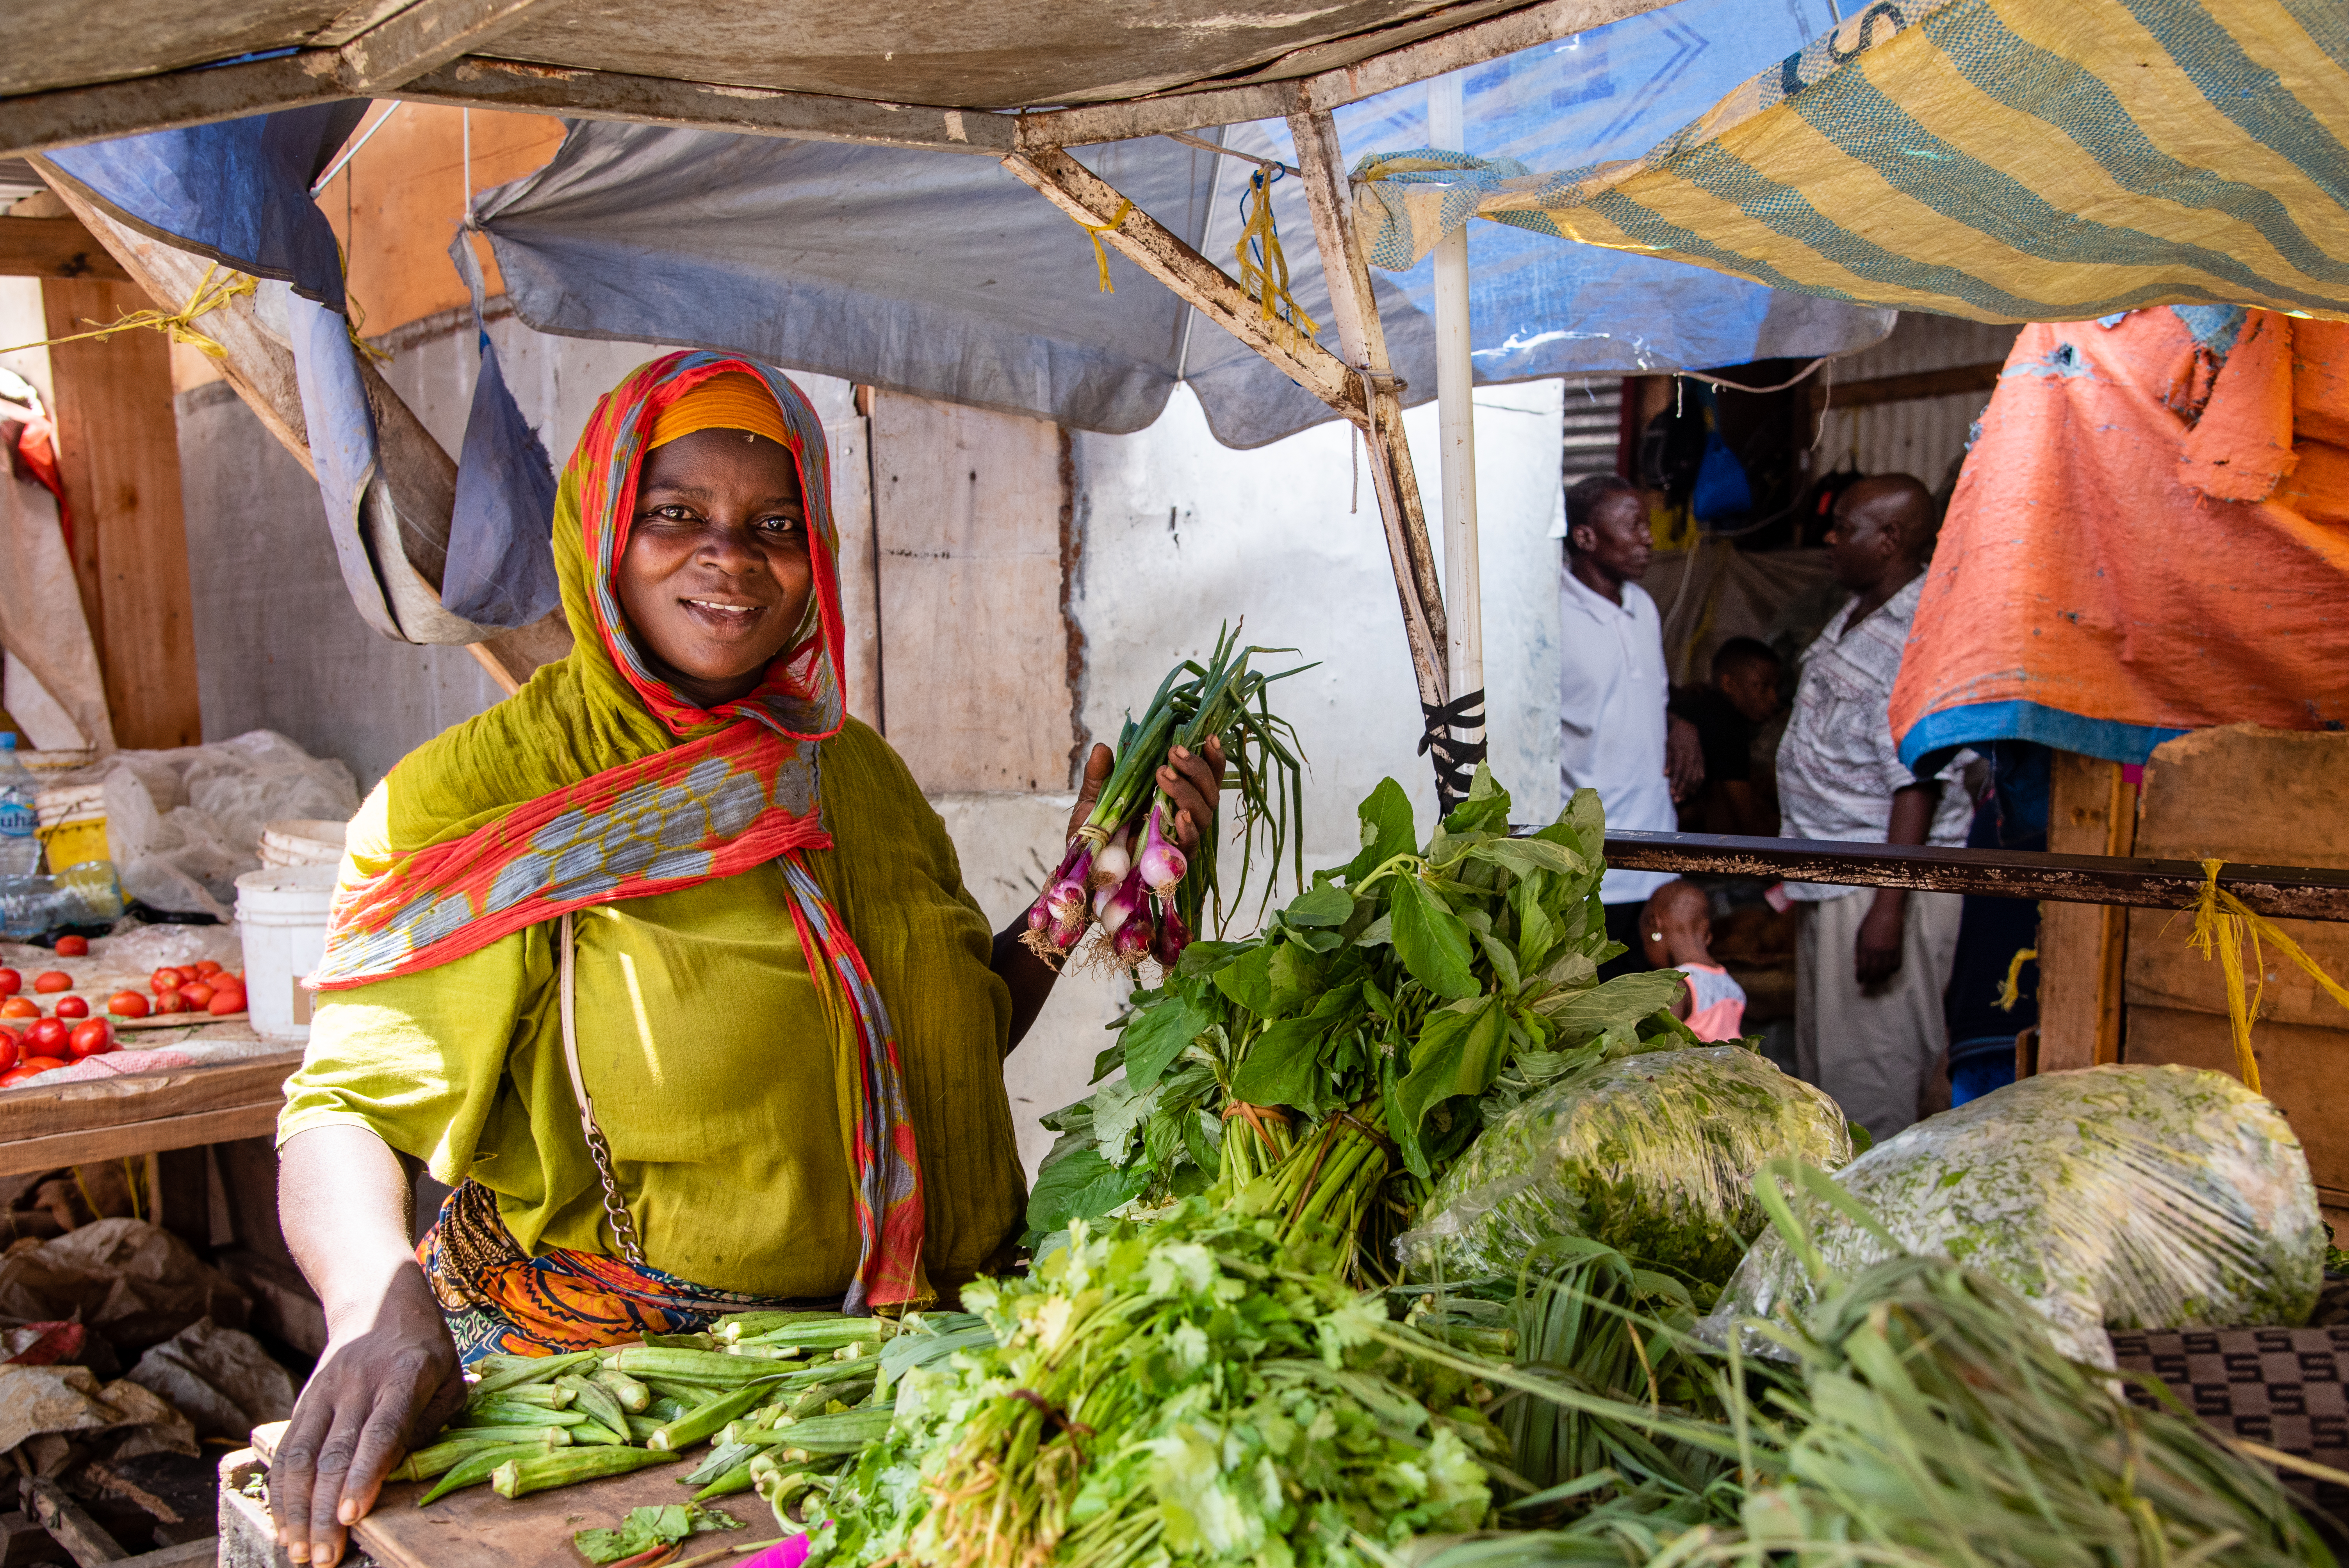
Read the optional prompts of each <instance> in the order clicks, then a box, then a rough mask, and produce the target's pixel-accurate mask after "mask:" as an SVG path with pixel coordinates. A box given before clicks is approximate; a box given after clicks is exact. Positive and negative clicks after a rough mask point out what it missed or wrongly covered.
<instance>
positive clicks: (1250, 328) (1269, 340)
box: [1003, 148, 1365, 425]
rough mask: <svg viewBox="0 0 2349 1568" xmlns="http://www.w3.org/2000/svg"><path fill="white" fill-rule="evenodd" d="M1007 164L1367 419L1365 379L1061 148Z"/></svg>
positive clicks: (1354, 415) (1300, 379) (1304, 381)
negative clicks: (1271, 315)
mask: <svg viewBox="0 0 2349 1568" xmlns="http://www.w3.org/2000/svg"><path fill="white" fill-rule="evenodd" d="M1003 167H1004V168H1006V169H1008V170H1010V171H1011V172H1012V174H1013V175H1014V176H1016V177H1017V178H1019V180H1020V181H1024V182H1025V183H1026V184H1028V185H1029V186H1030V188H1032V189H1033V190H1035V191H1037V192H1038V193H1040V195H1042V196H1043V198H1044V199H1045V200H1046V201H1050V202H1051V203H1052V205H1054V206H1055V207H1058V208H1059V209H1060V210H1061V211H1063V212H1066V213H1067V214H1068V215H1069V216H1070V217H1071V218H1073V219H1075V220H1076V221H1077V222H1080V223H1082V224H1085V225H1087V226H1088V227H1097V228H1099V229H1100V230H1101V237H1102V243H1104V244H1106V245H1108V246H1109V247H1110V249H1112V250H1113V251H1115V252H1116V253H1118V254H1119V255H1121V256H1123V257H1124V258H1125V259H1126V260H1128V261H1130V262H1132V263H1133V264H1134V265H1136V266H1138V267H1140V268H1141V269H1142V270H1143V271H1144V272H1146V273H1149V274H1150V275H1151V276H1152V277H1154V278H1156V279H1157V280H1158V281H1159V282H1160V283H1162V284H1165V285H1166V286H1167V287H1168V288H1170V289H1172V290H1174V293H1175V294H1177V295H1179V296H1180V297H1181V298H1182V299H1184V300H1185V302H1187V303H1188V304H1191V305H1192V306H1193V307H1195V309H1197V310H1198V312H1199V313H1200V314H1201V315H1205V316H1206V318H1207V319H1208V320H1209V321H1212V322H1214V323H1215V324H1216V325H1217V326H1220V327H1222V328H1223V329H1224V330H1225V331H1226V332H1228V333H1230V334H1231V335H1233V336H1234V337H1237V338H1238V339H1239V340H1240V341H1241V342H1242V343H1245V344H1247V346H1249V347H1250V348H1252V349H1254V350H1256V352H1257V353H1258V354H1260V355H1262V356H1264V357H1265V358H1266V359H1268V360H1269V361H1270V362H1271V364H1272V366H1273V367H1274V368H1275V369H1277V370H1278V371H1279V372H1280V373H1281V374H1282V375H1283V376H1286V377H1288V378H1289V379H1290V380H1292V381H1294V382H1296V383H1297V384H1298V385H1299V387H1304V388H1305V389H1306V390H1307V391H1308V392H1310V393H1312V394H1313V396H1315V397H1319V398H1320V399H1321V401H1323V402H1324V403H1327V404H1328V405H1330V407H1332V408H1335V409H1336V410H1337V411H1338V412H1339V413H1340V414H1343V415H1344V416H1346V417H1347V418H1350V419H1351V420H1353V421H1354V422H1355V423H1356V424H1358V425H1359V424H1361V423H1363V421H1364V418H1365V415H1364V404H1363V401H1362V388H1361V378H1360V377H1356V376H1354V375H1352V374H1351V373H1350V372H1349V371H1348V370H1347V368H1346V366H1345V362H1344V361H1342V360H1340V359H1339V358H1338V357H1337V356H1335V355H1333V354H1331V353H1330V351H1329V350H1328V349H1326V348H1324V347H1322V346H1320V345H1319V344H1318V343H1312V342H1307V341H1302V335H1299V334H1291V335H1290V336H1292V337H1296V338H1299V341H1297V342H1294V343H1291V342H1288V341H1285V340H1283V339H1282V338H1281V337H1279V336H1277V335H1275V334H1274V332H1273V331H1272V326H1271V324H1270V323H1268V322H1267V321H1266V320H1265V319H1264V312H1263V309H1262V307H1261V306H1260V305H1258V304H1257V302H1256V301H1255V300H1253V299H1251V298H1249V297H1248V294H1247V291H1246V290H1244V289H1242V288H1241V287H1240V285H1239V284H1238V282H1237V280H1235V279H1234V278H1233V277H1232V275H1231V274H1230V273H1226V272H1225V271H1224V270H1223V269H1222V268H1221V267H1218V266H1217V265H1216V263H1213V262H1211V261H1209V260H1207V258H1206V257H1205V256H1203V255H1201V254H1200V253H1198V252H1196V251H1195V250H1193V249H1192V248H1191V247H1190V246H1189V245H1187V244H1185V242H1183V240H1182V239H1181V237H1180V236H1178V235H1176V234H1175V233H1174V232H1173V231H1172V230H1169V229H1168V228H1167V227H1166V226H1165V225H1164V224H1163V223H1161V222H1158V221H1157V220H1156V219H1155V218H1153V217H1152V216H1151V215H1150V214H1149V213H1147V212H1145V211H1143V210H1142V209H1141V208H1139V207H1135V206H1133V204H1132V203H1131V202H1129V201H1126V199H1125V198H1124V197H1123V196H1122V195H1120V194H1119V193H1118V191H1117V190H1116V188H1115V187H1113V186H1112V185H1111V184H1110V183H1109V181H1105V180H1103V179H1102V177H1101V176H1100V175H1098V174H1095V173H1094V172H1093V171H1092V170H1090V169H1087V168H1086V167H1085V166H1084V165H1083V164H1081V163H1080V162H1078V161H1077V160H1075V159H1074V158H1071V156H1069V154H1067V153H1065V152H1062V151H1061V150H1060V149H1058V148H1042V149H1040V150H1037V151H1035V152H1033V153H1028V154H1014V155H1013V156H1012V157H1009V158H1007V159H1005V160H1003Z"/></svg>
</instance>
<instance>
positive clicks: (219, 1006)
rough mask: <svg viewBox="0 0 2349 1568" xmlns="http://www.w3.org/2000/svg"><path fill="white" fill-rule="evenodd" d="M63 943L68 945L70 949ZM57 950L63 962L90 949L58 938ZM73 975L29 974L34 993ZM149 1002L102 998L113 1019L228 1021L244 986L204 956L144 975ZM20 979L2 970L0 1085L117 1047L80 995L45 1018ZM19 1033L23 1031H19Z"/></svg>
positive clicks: (66, 987) (60, 1000)
mask: <svg viewBox="0 0 2349 1568" xmlns="http://www.w3.org/2000/svg"><path fill="white" fill-rule="evenodd" d="M68 943H71V944H74V945H73V946H71V947H68V946H67V944H68ZM57 952H58V954H60V955H62V956H64V957H67V958H75V957H80V956H84V955H86V954H88V952H89V944H88V943H87V942H85V941H84V940H82V939H81V938H79V937H72V936H64V937H59V938H58V939H57ZM73 984H74V983H73V976H72V975H67V973H65V971H63V970H61V969H51V970H47V971H45V972H44V973H42V974H39V975H35V976H33V990H34V993H35V994H36V995H56V994H57V993H58V992H70V991H71V990H72V989H73ZM147 988H148V990H149V991H150V992H152V993H153V996H152V999H151V1000H150V998H149V997H147V996H142V995H140V994H139V993H138V992H136V991H117V992H116V993H114V995H111V996H109V997H108V998H107V999H106V1010H107V1012H108V1013H109V1014H110V1015H111V1016H114V1017H117V1018H144V1017H146V1016H149V1015H150V1014H158V1013H197V1014H204V1015H208V1016H213V1017H226V1016H230V1015H232V1014H235V1013H242V1012H243V1011H244V1010H245V1004H244V981H243V978H242V977H241V976H239V975H233V974H231V973H230V972H229V971H228V970H227V969H226V968H225V967H223V966H222V965H219V964H216V963H214V962H212V960H211V959H209V958H208V959H206V960H204V961H203V962H202V963H201V964H190V965H178V966H171V967H165V968H161V969H158V970H156V971H155V973H154V974H153V975H150V976H148V980H147ZM24 989H25V977H24V976H23V975H20V974H18V973H17V972H16V970H14V969H0V1088H8V1087H10V1086H11V1085H13V1084H17V1083H21V1082H23V1081H24V1080H25V1079H26V1078H31V1077H33V1076H34V1075H35V1074H36V1073H45V1072H51V1071H54V1070H55V1069H57V1068H61V1067H66V1066H67V1065H69V1064H70V1063H73V1062H78V1061H81V1060H83V1059H84V1058H85V1057H98V1056H104V1055H105V1054H106V1053H107V1052H109V1051H111V1050H113V1049H115V1048H116V1046H117V1043H118V1042H117V1041H116V1039H115V1037H114V1026H113V1025H112V1024H110V1023H109V1022H108V1021H107V1019H105V1018H93V1017H91V1016H89V1004H88V1002H86V1001H84V1000H82V999H81V998H80V997H79V996H73V995H59V996H58V997H57V1006H56V1010H55V1013H54V1015H53V1016H46V1017H45V1016H42V1011H41V1005H40V1004H39V1003H38V1002H36V1001H35V1000H34V999H33V997H31V996H27V995H23V994H22V993H23V991H24ZM20 1031H21V1032H20Z"/></svg>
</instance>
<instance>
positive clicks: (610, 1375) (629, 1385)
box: [589, 1367, 653, 1416]
mask: <svg viewBox="0 0 2349 1568" xmlns="http://www.w3.org/2000/svg"><path fill="white" fill-rule="evenodd" d="M589 1380H590V1381H591V1382H596V1383H601V1384H602V1385H603V1386H604V1387H606V1388H609V1389H610V1390H611V1391H612V1398H615V1399H617V1400H618V1401H620V1408H622V1409H623V1410H626V1412H627V1413H628V1414H630V1415H631V1416H641V1415H643V1414H644V1412H645V1407H646V1406H647V1405H649V1404H651V1403H652V1401H653V1391H652V1390H651V1389H650V1388H647V1387H645V1386H644V1385H643V1384H642V1383H639V1382H638V1381H636V1379H635V1378H634V1377H629V1376H628V1375H627V1374H626V1372H615V1371H613V1370H612V1369H611V1368H610V1367H601V1368H598V1369H597V1371H596V1373H595V1377H593V1378H591V1379H589Z"/></svg>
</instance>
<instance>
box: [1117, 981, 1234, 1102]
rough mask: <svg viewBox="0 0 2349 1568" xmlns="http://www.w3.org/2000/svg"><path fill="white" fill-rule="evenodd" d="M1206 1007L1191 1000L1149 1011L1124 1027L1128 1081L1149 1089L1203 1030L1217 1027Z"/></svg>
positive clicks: (1183, 998) (1180, 999) (1148, 1008)
mask: <svg viewBox="0 0 2349 1568" xmlns="http://www.w3.org/2000/svg"><path fill="white" fill-rule="evenodd" d="M1215 1021H1216V1020H1215V1016H1214V1015H1213V1014H1212V1013H1210V1012H1209V1011H1208V1010H1207V1008H1206V1005H1205V1004H1204V1003H1200V1002H1195V1001H1193V1000H1191V999H1190V998H1189V997H1187V996H1185V997H1182V998H1179V999H1176V1000H1172V1001H1165V1002H1161V1003H1159V1004H1158V1005H1157V1006H1154V1007H1146V1008H1144V1009H1143V1011H1142V1012H1141V1013H1139V1014H1138V1015H1136V1016H1135V1017H1134V1018H1133V1021H1132V1022H1131V1023H1129V1024H1127V1025H1126V1026H1125V1034H1124V1036H1123V1039H1124V1044H1125V1081H1126V1082H1128V1083H1130V1084H1132V1085H1133V1086H1134V1087H1135V1088H1149V1087H1150V1086H1151V1085H1152V1084H1154V1083H1156V1082H1157V1081H1158V1075H1159V1074H1160V1073H1163V1072H1164V1071H1165V1070H1166V1068H1168V1066H1169V1065H1170V1064H1172V1063H1173V1062H1174V1058H1175V1057H1179V1056H1181V1055H1182V1054H1183V1052H1184V1051H1185V1048H1187V1047H1189V1046H1190V1044H1191V1042H1192V1041H1193V1040H1195V1039H1196V1038H1198V1037H1199V1033H1200V1031H1201V1030H1203V1029H1205V1028H1206V1026H1208V1025H1209V1024H1212V1023H1214V1022H1215Z"/></svg>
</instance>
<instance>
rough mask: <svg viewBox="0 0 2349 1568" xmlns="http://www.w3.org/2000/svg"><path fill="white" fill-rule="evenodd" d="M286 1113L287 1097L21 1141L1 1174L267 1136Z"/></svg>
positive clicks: (0, 1147) (6, 1150)
mask: <svg viewBox="0 0 2349 1568" xmlns="http://www.w3.org/2000/svg"><path fill="white" fill-rule="evenodd" d="M283 1109H285V1096H284V1095H277V1096H274V1097H272V1098H271V1099H265V1100H261V1101H257V1102H255V1103H254V1104H251V1105H240V1106H233V1107H231V1108H229V1109H225V1110H205V1111H198V1112H196V1113H194V1114H193V1115H191V1116H173V1117H166V1118H164V1119H161V1120H160V1121H131V1122H125V1123H123V1124H121V1125H120V1126H114V1127H98V1128H92V1129H90V1130H87V1131H83V1132H60V1133H57V1134H54V1135H53V1136H51V1137H47V1138H28V1139H26V1140H24V1141H23V1142H21V1143H0V1176H15V1175H21V1174H23V1173H24V1172H26V1171H57V1170H61V1169H63V1168H64V1167H66V1166H67V1165H80V1164H84V1163H86V1162H88V1161H92V1160H118V1159H120V1158H121V1157H122V1156H123V1155H126V1154H151V1153H155V1152H158V1151H160V1150H167V1149H193V1148H194V1147H195V1146H196V1145H198V1144H200V1143H219V1142H221V1141H222V1140H226V1139H231V1138H261V1137H265V1136H267V1135H268V1134H269V1133H272V1132H274V1131H275V1130H276V1128H277V1113H278V1112H279V1111H281V1110H283Z"/></svg>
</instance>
